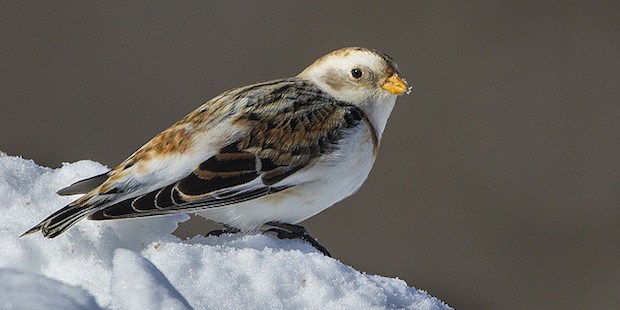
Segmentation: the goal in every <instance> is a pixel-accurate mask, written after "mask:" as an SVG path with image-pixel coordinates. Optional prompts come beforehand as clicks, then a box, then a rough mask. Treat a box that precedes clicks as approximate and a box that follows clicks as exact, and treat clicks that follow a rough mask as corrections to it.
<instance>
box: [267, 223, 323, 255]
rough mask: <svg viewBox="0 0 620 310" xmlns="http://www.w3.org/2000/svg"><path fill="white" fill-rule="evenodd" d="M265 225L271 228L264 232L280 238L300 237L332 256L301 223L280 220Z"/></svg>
mask: <svg viewBox="0 0 620 310" xmlns="http://www.w3.org/2000/svg"><path fill="white" fill-rule="evenodd" d="M265 225H266V226H272V228H269V229H267V230H265V233H274V234H275V236H276V237H278V238H280V239H301V240H303V241H306V242H308V243H310V245H312V246H313V247H314V248H315V249H317V250H319V251H320V252H321V253H323V254H324V255H325V256H328V257H332V255H331V254H329V251H327V249H326V248H325V247H324V246H322V245H320V244H319V242H318V241H316V239H314V237H312V236H310V234H309V233H308V231H307V230H306V228H304V227H303V226H301V225H293V224H287V223H280V222H268V223H265Z"/></svg>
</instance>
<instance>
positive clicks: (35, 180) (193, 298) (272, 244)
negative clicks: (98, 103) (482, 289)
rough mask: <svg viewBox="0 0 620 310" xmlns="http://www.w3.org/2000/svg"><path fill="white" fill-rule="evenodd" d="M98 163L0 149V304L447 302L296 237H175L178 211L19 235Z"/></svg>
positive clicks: (437, 305) (397, 305) (421, 305)
mask: <svg viewBox="0 0 620 310" xmlns="http://www.w3.org/2000/svg"><path fill="white" fill-rule="evenodd" d="M107 170H108V168H106V167H104V166H102V165H101V164H98V163H96V162H92V161H79V162H76V163H71V164H64V165H63V167H62V168H59V169H50V168H44V167H40V166H38V165H36V164H35V163H34V162H33V161H31V160H24V159H21V158H18V157H11V156H6V155H4V154H2V153H0V208H2V212H0V308H2V309H100V308H102V309H451V308H450V307H449V306H447V305H445V304H443V303H442V302H441V301H439V300H438V299H436V298H434V297H432V296H430V295H428V294H427V293H426V292H424V291H421V290H417V289H415V288H412V287H409V286H407V284H406V283H405V282H404V281H402V280H398V279H391V278H385V277H381V276H376V275H367V274H364V273H360V272H358V271H356V270H355V269H353V268H351V267H349V266H346V265H344V264H342V263H340V262H339V261H337V260H335V259H332V258H328V257H325V256H323V255H322V254H321V253H319V252H317V251H316V250H315V249H314V248H312V247H311V246H309V245H308V244H306V243H303V242H301V241H297V240H279V239H277V238H275V237H273V236H268V235H241V234H239V235H223V236H222V237H219V238H217V237H208V238H205V237H201V236H197V237H194V238H192V239H189V240H181V239H179V238H177V237H175V236H174V235H172V234H171V233H172V232H173V231H174V230H175V229H176V228H177V224H178V223H179V222H182V221H185V220H187V219H188V216H186V215H177V216H169V217H155V218H143V219H137V220H119V221H106V222H93V221H87V220H84V221H81V222H79V223H78V224H77V225H76V226H74V227H73V228H71V229H70V230H69V231H67V232H66V233H64V234H63V235H61V236H59V237H57V238H55V239H52V240H50V239H45V238H43V237H42V236H41V235H38V234H36V235H30V236H27V237H23V238H19V235H20V234H21V233H23V232H24V231H26V230H27V229H29V228H31V227H32V226H34V225H35V224H37V223H38V222H39V221H40V220H42V219H43V218H45V217H46V216H48V215H49V214H51V213H52V212H54V211H56V210H58V209H60V208H61V207H63V206H64V205H66V204H67V203H69V202H71V201H72V200H73V199H75V198H76V197H60V196H58V195H56V194H55V192H56V191H57V190H58V189H60V188H62V187H64V186H67V185H68V184H71V183H72V182H75V181H77V180H80V179H83V178H86V177H90V176H93V175H97V174H100V173H103V172H105V171H107ZM34 295H36V298H35V297H32V296H34Z"/></svg>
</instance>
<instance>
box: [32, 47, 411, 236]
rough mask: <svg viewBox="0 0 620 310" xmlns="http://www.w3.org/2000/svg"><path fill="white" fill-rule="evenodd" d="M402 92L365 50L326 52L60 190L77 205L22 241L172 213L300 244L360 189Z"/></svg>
mask: <svg viewBox="0 0 620 310" xmlns="http://www.w3.org/2000/svg"><path fill="white" fill-rule="evenodd" d="M408 91H409V86H408V85H407V83H406V81H405V80H404V79H402V78H401V77H400V72H399V70H398V67H397V65H396V63H395V62H394V61H393V60H392V58H391V57H390V56H388V55H386V54H383V53H380V52H378V51H374V50H371V49H367V48H361V47H350V48H343V49H340V50H337V51H334V52H332V53H330V54H327V55H325V56H323V57H321V58H320V59H318V60H316V61H315V62H314V63H313V64H312V65H310V66H309V67H308V68H306V69H305V70H303V71H302V72H301V73H300V74H299V75H297V76H296V77H292V78H287V79H280V80H274V81H269V82H264V83H258V84H254V85H250V86H245V87H241V88H237V89H233V90H230V91H227V92H225V93H223V94H221V95H219V96H217V97H215V98H213V99H212V100H210V101H209V102H207V103H205V104H203V105H202V106H200V107H198V109H196V110H194V111H193V112H192V113H190V114H189V115H187V116H186V117H185V118H183V119H182V120H180V121H179V122H177V123H176V124H174V125H173V126H172V127H170V128H168V129H167V130H165V131H163V132H162V133H160V134H159V135H157V136H156V137H155V138H153V139H152V140H151V141H149V142H148V143H146V144H145V145H144V146H142V147H141V148H140V149H138V150H137V151H136V152H135V153H133V154H132V155H131V156H129V158H127V159H126V160H125V161H123V162H122V163H121V164H120V165H118V166H117V167H116V168H114V169H113V170H111V171H109V172H107V173H104V174H101V175H97V176H94V177H91V178H88V179H85V180H82V181H79V182H76V183H74V184H72V185H70V186H69V187H66V188H64V189H61V190H60V191H58V194H60V195H72V194H85V195H84V196H82V197H81V198H79V199H77V200H76V201H74V202H72V203H70V204H69V205H67V206H66V207H64V208H62V209H60V210H59V211H57V212H55V213H54V214H52V215H50V216H49V217H48V218H46V219H45V220H43V221H42V222H41V223H39V224H38V225H36V226H35V227H33V228H32V229H30V230H28V231H27V232H26V233H24V235H27V234H31V233H34V232H37V231H41V232H42V233H43V235H44V236H45V237H48V238H54V237H56V236H58V235H60V234H61V233H63V232H64V231H66V230H67V229H69V228H70V227H71V226H73V225H74V224H75V223H77V222H78V221H79V220H81V219H83V218H84V217H88V219H91V220H110V219H125V218H136V217H143V216H155V215H167V214H174V213H195V214H198V215H201V216H203V217H205V218H207V219H211V220H213V221H216V222H220V223H222V224H224V225H226V226H227V227H230V228H231V230H234V231H243V232H252V231H258V230H259V229H261V228H264V227H265V225H268V226H271V227H276V228H275V229H276V231H277V232H278V234H279V235H280V236H281V237H287V236H290V234H292V235H294V236H299V235H307V233H305V229H303V227H301V226H298V225H293V224H297V223H299V222H301V221H303V220H305V219H307V218H309V217H311V216H313V215H315V214H317V213H319V212H321V211H322V210H324V209H326V208H328V207H330V206H331V205H333V204H335V203H336V202H338V201H340V200H342V199H344V198H346V197H348V196H350V195H351V194H353V193H354V192H355V191H357V189H358V188H359V187H360V186H361V185H362V183H363V182H364V181H365V180H366V177H367V176H368V174H369V172H370V169H371V167H372V165H373V163H374V160H375V157H376V155H377V148H378V147H379V141H380V139H381V135H382V133H383V130H384V129H385V126H386V123H387V119H388V117H389V115H390V113H391V112H392V109H393V107H394V104H395V102H396V97H397V96H398V95H400V94H403V93H405V92H408ZM300 227H301V229H302V230H299V229H298V228H300ZM272 229H273V228H272ZM282 229H284V230H288V232H290V233H286V232H283V231H282ZM307 240H308V241H310V242H311V243H312V240H310V239H307ZM315 246H316V245H315Z"/></svg>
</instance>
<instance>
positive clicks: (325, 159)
mask: <svg viewBox="0 0 620 310" xmlns="http://www.w3.org/2000/svg"><path fill="white" fill-rule="evenodd" d="M374 159H375V150H374V145H373V142H372V139H371V136H370V129H369V128H368V127H367V126H359V127H358V128H356V130H355V131H354V132H351V133H350V134H349V135H347V137H346V138H343V139H342V140H341V141H340V144H339V147H338V148H337V149H336V150H335V151H333V152H331V153H329V154H325V155H322V157H321V158H320V159H318V160H317V161H316V162H315V163H314V164H312V165H309V166H308V167H306V168H304V169H301V170H299V171H297V172H296V173H294V174H293V175H291V176H289V177H288V178H286V179H284V180H282V181H281V183H285V184H297V185H296V186H294V187H291V188H289V189H286V190H284V191H281V192H278V193H275V194H272V195H268V196H264V197H262V198H259V199H254V200H251V201H247V202H243V203H239V204H235V205H230V206H225V207H217V208H213V209H207V210H202V211H200V212H198V213H197V214H198V215H200V216H203V217H205V218H208V219H211V220H214V221H217V222H220V223H224V224H227V225H229V226H232V227H235V228H238V229H241V230H243V231H253V230H258V229H259V228H260V227H261V226H262V225H263V224H264V223H266V222H269V221H279V222H284V223H290V224H296V223H299V222H301V221H303V220H305V219H307V218H309V217H311V216H313V215H316V214H317V213H319V212H321V211H323V210H325V209H327V208H328V207H330V206H332V205H333V204H335V203H336V202H338V201H340V200H342V199H344V198H346V197H348V196H350V195H352V194H353V193H355V191H357V190H358V189H359V188H360V186H362V184H363V183H364V181H365V180H366V178H367V177H368V174H369V173H370V169H371V168H372V165H373V163H374ZM277 185H280V184H277ZM277 185H276V186H277Z"/></svg>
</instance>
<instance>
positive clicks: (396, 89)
mask: <svg viewBox="0 0 620 310" xmlns="http://www.w3.org/2000/svg"><path fill="white" fill-rule="evenodd" d="M381 87H383V89H385V90H387V91H389V92H391V93H392V94H394V95H400V94H402V93H404V92H408V91H409V85H407V81H405V79H403V78H401V77H400V76H398V73H394V74H392V76H390V77H389V78H388V79H387V80H385V82H384V83H383V85H382V86H381Z"/></svg>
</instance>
